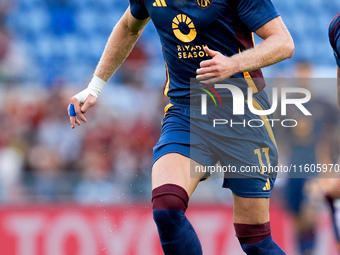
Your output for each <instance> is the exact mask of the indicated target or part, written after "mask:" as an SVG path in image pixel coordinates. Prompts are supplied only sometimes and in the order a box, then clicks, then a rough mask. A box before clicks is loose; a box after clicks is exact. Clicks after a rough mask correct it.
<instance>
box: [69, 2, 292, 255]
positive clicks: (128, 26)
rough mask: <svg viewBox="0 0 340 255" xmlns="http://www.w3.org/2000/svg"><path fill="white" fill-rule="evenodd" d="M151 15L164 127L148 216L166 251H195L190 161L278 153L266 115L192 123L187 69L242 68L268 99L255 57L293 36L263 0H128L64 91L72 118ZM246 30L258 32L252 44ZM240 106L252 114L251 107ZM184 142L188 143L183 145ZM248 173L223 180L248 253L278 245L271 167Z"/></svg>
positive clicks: (219, 72)
mask: <svg viewBox="0 0 340 255" xmlns="http://www.w3.org/2000/svg"><path fill="white" fill-rule="evenodd" d="M150 20H152V22H153V24H154V25H155V27H156V29H157V32H158V34H159V37H160V41H161V44H162V47H163V56H164V60H165V65H166V71H167V72H166V73H167V77H166V78H167V79H166V83H165V86H164V94H165V95H166V96H168V97H169V98H170V104H169V105H168V106H167V107H165V113H166V114H165V118H164V120H163V122H162V133H161V137H160V139H159V142H158V143H157V145H156V146H155V147H154V162H153V167H152V189H153V190H152V203H153V218H154V221H155V223H156V225H157V228H158V232H159V237H160V242H161V245H162V248H163V251H164V253H165V254H174V255H180V254H186V255H190V254H195V255H199V254H202V248H201V244H200V241H199V239H198V237H197V235H196V233H195V230H194V228H193V226H192V225H191V224H190V222H189V221H188V219H187V218H186V216H185V211H186V209H187V207H188V202H189V198H190V196H191V194H192V193H193V192H194V190H195V188H196V186H197V185H198V183H199V181H200V180H201V179H202V177H203V175H202V176H196V177H195V178H193V177H192V176H191V175H190V167H191V166H193V165H198V166H200V165H205V166H209V165H214V164H215V163H216V161H218V160H219V161H220V162H221V164H224V165H226V164H232V165H234V166H236V167H237V168H238V169H240V168H241V167H242V166H258V167H261V166H269V165H276V164H277V163H278V153H277V149H276V142H275V138H274V135H273V130H272V128H271V126H268V125H264V126H262V127H260V128H257V129H251V128H249V129H248V128H244V129H242V128H241V129H235V128H234V129H228V130H226V129H220V131H219V132H217V134H216V136H214V135H215V134H212V132H210V133H209V131H207V130H205V129H204V125H203V124H202V125H200V124H197V123H195V124H197V125H195V126H194V127H192V126H193V125H190V110H191V109H190V102H189V97H190V79H191V78H196V79H198V80H199V81H204V83H205V84H207V85H209V84H214V83H216V82H223V81H224V80H225V79H227V78H229V77H232V78H239V79H241V80H243V82H239V83H238V84H239V86H240V89H242V91H246V90H247V87H248V86H250V87H252V89H253V91H254V93H255V95H254V97H253V99H254V100H253V103H254V105H256V106H257V108H258V109H261V108H262V109H268V108H269V103H268V100H267V97H266V94H265V92H264V91H263V87H264V85H265V84H264V83H263V82H256V81H255V79H253V78H262V72H261V71H260V68H261V67H264V66H268V65H272V64H275V63H277V62H279V61H282V60H284V59H286V58H289V57H291V56H292V54H293V51H294V43H293V40H292V38H291V36H290V34H289V32H288V30H287V29H286V27H285V25H284V23H283V21H282V19H281V17H280V16H279V14H278V12H277V11H276V9H275V7H274V6H273V4H272V3H271V1H270V0H230V1H225V0H214V1H209V0H181V1H178V0H130V6H129V8H128V9H127V10H126V12H125V13H124V15H123V16H122V18H121V19H120V21H119V22H118V23H117V24H116V25H115V27H114V29H113V31H112V33H111V35H110V37H109V40H108V42H107V45H106V47H105V49H104V52H103V54H102V57H101V59H100V61H99V63H98V65H97V67H96V69H95V72H94V76H93V79H92V80H91V82H90V84H89V85H88V87H87V88H86V89H85V90H83V91H81V92H79V93H78V94H76V95H75V96H73V97H72V98H71V99H70V105H69V115H70V122H71V127H72V128H74V127H75V126H76V125H80V121H83V122H86V121H87V120H86V118H85V116H84V113H85V112H86V111H87V110H88V109H89V108H90V107H92V106H93V105H95V103H96V102H97V97H98V95H99V94H100V92H101V90H102V88H103V87H104V85H105V83H106V82H107V81H108V80H109V79H110V77H111V76H112V75H113V74H114V72H115V71H116V70H117V68H118V67H119V66H120V64H121V63H122V62H123V61H124V59H125V58H126V57H127V56H128V54H129V52H130V51H131V49H132V48H133V46H134V44H135V42H136V41H137V40H138V38H139V36H140V35H141V33H142V31H143V27H144V26H145V25H146V24H147V23H148V22H149V21H150ZM252 32H255V33H256V34H257V35H258V36H259V37H261V38H262V39H263V41H262V42H261V43H260V44H259V45H258V46H257V47H254V42H253V36H252ZM261 80H262V79H261ZM262 81H263V80H262ZM228 96H229V97H230V96H231V94H230V93H229V95H226V97H228ZM254 107H255V106H254ZM218 109H219V110H220V111H221V112H220V113H219V112H217V113H216V114H223V115H224V116H229V117H232V112H231V110H230V108H229V107H228V105H225V106H224V107H219V108H218ZM245 116H246V118H248V119H254V118H256V119H258V118H259V116H257V115H254V114H252V113H251V112H250V111H249V109H248V108H246V109H245ZM261 117H262V118H263V119H264V120H265V119H266V118H267V116H261ZM201 127H202V129H200V128H201ZM192 128H194V129H195V130H194V131H193V130H192ZM225 130H226V131H225ZM206 131H207V132H206ZM224 131H225V132H224ZM191 134H194V135H195V144H191V141H190V135H191ZM210 141H214V142H216V143H214V142H211V143H210ZM191 148H193V149H194V153H190V149H191ZM246 177H249V178H225V179H224V182H223V187H225V188H229V189H230V190H231V191H232V192H233V198H234V201H233V205H234V217H233V220H234V227H235V232H236V236H237V237H238V239H239V242H240V244H241V246H242V249H243V250H244V251H245V252H246V253H247V254H266V255H268V254H272V255H274V254H285V253H284V252H283V250H282V249H281V248H280V247H279V246H278V245H277V244H276V243H275V242H274V241H273V239H272V237H271V229H270V222H269V197H270V194H271V190H272V188H273V185H274V181H275V177H276V176H275V173H270V174H269V173H265V174H258V173H257V174H255V175H249V176H246ZM207 220H209V219H207Z"/></svg>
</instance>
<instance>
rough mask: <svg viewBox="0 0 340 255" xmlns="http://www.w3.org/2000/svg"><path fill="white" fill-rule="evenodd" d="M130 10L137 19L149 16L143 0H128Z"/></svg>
mask: <svg viewBox="0 0 340 255" xmlns="http://www.w3.org/2000/svg"><path fill="white" fill-rule="evenodd" d="M130 11H131V14H132V16H133V17H135V18H136V19H139V20H141V19H146V18H148V17H149V12H148V10H147V9H146V7H145V4H144V0H130Z"/></svg>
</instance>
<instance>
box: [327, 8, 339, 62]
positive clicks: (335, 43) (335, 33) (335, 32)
mask: <svg viewBox="0 0 340 255" xmlns="http://www.w3.org/2000/svg"><path fill="white" fill-rule="evenodd" d="M328 32H329V41H330V43H331V45H332V48H333V50H334V56H335V60H336V63H337V65H338V66H339V67H340V12H339V13H338V15H336V16H335V18H334V19H333V20H332V22H331V23H330V24H329V31H328Z"/></svg>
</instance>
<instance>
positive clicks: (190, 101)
mask: <svg viewBox="0 0 340 255" xmlns="http://www.w3.org/2000/svg"><path fill="white" fill-rule="evenodd" d="M201 101H202V100H201V97H190V98H185V97H170V103H175V104H182V105H188V106H201ZM207 104H208V106H213V105H215V103H214V102H213V101H212V100H208V101H207Z"/></svg>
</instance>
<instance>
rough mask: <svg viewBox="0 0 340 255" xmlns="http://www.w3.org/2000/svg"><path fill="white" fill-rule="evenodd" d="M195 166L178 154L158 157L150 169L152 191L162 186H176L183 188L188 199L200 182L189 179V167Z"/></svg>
mask: <svg viewBox="0 0 340 255" xmlns="http://www.w3.org/2000/svg"><path fill="white" fill-rule="evenodd" d="M195 165H199V164H198V163H197V162H196V161H193V160H191V159H190V158H188V157H185V156H183V155H181V154H178V153H169V154H166V155H164V156H162V157H160V158H159V159H158V160H157V161H156V162H155V163H154V165H153V167H152V189H155V188H157V187H159V186H162V185H164V184H176V185H179V186H181V187H182V188H184V189H185V190H186V192H187V193H188V195H189V197H190V196H191V195H192V193H193V192H194V190H195V188H196V187H197V184H198V183H199V182H200V180H201V178H192V177H190V167H191V168H192V167H195ZM202 176H203V174H202Z"/></svg>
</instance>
